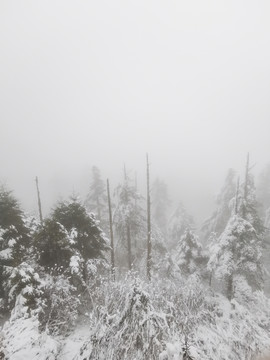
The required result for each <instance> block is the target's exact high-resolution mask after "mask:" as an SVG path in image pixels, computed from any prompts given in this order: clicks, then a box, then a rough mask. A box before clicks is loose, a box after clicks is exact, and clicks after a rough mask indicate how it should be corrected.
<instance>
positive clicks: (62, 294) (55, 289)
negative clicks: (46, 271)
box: [39, 275, 80, 335]
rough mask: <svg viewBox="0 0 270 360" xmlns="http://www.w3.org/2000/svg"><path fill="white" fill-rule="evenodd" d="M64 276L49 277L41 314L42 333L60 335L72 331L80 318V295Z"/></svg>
mask: <svg viewBox="0 0 270 360" xmlns="http://www.w3.org/2000/svg"><path fill="white" fill-rule="evenodd" d="M75 290H76V289H75V288H74V286H72V285H71V284H70V282H69V280H68V279H67V278H65V277H64V276H63V275H59V276H54V277H49V276H48V277H47V279H46V286H44V290H43V296H42V304H41V307H40V312H39V322H40V331H46V332H48V333H49V334H54V335H59V334H66V333H67V332H68V331H71V330H72V329H73V327H74V325H75V323H76V320H77V317H78V306H79V304H80V301H79V298H78V295H77V294H76V292H75Z"/></svg>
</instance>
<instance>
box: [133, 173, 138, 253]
mask: <svg viewBox="0 0 270 360" xmlns="http://www.w3.org/2000/svg"><path fill="white" fill-rule="evenodd" d="M137 191H138V189H137V173H135V204H134V205H135V214H137ZM135 229H136V231H135V233H134V247H135V249H137V227H136V228H135Z"/></svg>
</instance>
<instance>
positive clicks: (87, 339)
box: [0, 156, 270, 360]
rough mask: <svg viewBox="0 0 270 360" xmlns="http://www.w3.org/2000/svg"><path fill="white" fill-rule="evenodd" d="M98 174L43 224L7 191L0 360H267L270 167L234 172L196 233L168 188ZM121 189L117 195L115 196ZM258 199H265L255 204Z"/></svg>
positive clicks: (2, 195) (2, 210) (0, 207)
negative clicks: (143, 187) (81, 194)
mask: <svg viewBox="0 0 270 360" xmlns="http://www.w3.org/2000/svg"><path fill="white" fill-rule="evenodd" d="M146 168H147V171H146V175H147V176H146V179H145V182H146V185H147V186H146V188H147V197H146V198H145V197H143V196H142V195H141V194H140V192H139V191H138V189H137V185H136V184H137V178H132V177H130V176H129V174H128V172H127V170H126V168H125V169H124V173H123V178H122V181H121V183H120V184H119V185H118V186H117V187H116V189H111V188H110V182H109V180H107V182H106V183H105V181H104V179H103V178H102V175H101V172H100V170H99V168H98V167H96V166H94V167H93V168H92V176H91V180H90V183H89V192H88V195H87V196H86V197H85V199H82V198H79V197H78V195H75V194H73V195H71V196H70V198H69V199H67V200H63V201H59V202H57V203H56V204H55V205H54V207H53V209H52V211H51V213H50V215H49V216H47V217H45V218H44V217H43V214H42V197H41V191H40V187H39V182H38V178H36V193H37V208H38V211H39V216H38V217H34V216H29V215H28V216H27V215H26V214H25V213H24V212H23V211H22V209H21V207H20V205H19V203H18V201H17V199H16V197H15V196H14V194H13V193H12V192H11V191H10V190H8V189H7V188H6V187H4V186H2V188H1V191H0V229H1V237H0V244H1V250H0V260H1V273H0V276H1V288H0V294H1V316H2V332H1V358H2V359H14V360H17V359H18V360H21V359H29V358H31V359H44V360H45V359H66V360H68V359H74V360H75V359H77V360H79V359H81V360H85V359H104V360H105V359H106V360H107V359H111V360H114V359H119V360H120V359H142V360H143V359H164V360H166V359H167V360H168V359H193V360H196V359H224V360H225V359H260V358H261V356H263V355H265V354H267V353H268V352H270V337H269V331H270V299H269V297H268V296H269V294H270V282H269V271H270V263H269V254H270V235H269V223H268V220H269V211H270V201H269V196H268V194H269V190H270V172H269V171H268V170H269V167H267V168H265V171H264V172H263V173H262V174H261V176H260V178H259V180H258V183H259V185H258V187H257V188H256V187H255V182H254V176H253V174H252V169H251V166H250V162H249V156H248V157H247V162H246V166H245V177H244V179H243V181H239V178H238V179H237V174H236V172H235V171H234V170H232V169H230V170H229V171H228V174H227V176H226V178H225V181H224V185H223V187H222V188H221V190H220V193H219V195H218V196H217V199H216V208H215V210H214V212H213V214H212V215H211V216H210V217H209V218H208V219H206V220H205V221H204V222H203V224H201V226H200V227H199V228H196V227H195V223H194V219H193V217H192V216H191V215H190V214H189V213H188V212H187V210H186V209H185V207H184V205H183V204H182V203H181V202H179V203H178V205H177V206H176V207H175V208H174V209H172V204H171V202H170V200H169V190H168V187H167V185H166V183H165V182H164V181H162V180H160V179H156V180H155V181H153V182H151V178H150V176H151V171H150V166H149V162H148V157H147V163H146ZM112 190H113V191H112ZM258 199H260V200H261V202H260V203H259V201H258Z"/></svg>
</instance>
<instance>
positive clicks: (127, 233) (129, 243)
mask: <svg viewBox="0 0 270 360" xmlns="http://www.w3.org/2000/svg"><path fill="white" fill-rule="evenodd" d="M124 181H125V187H124V191H125V205H126V207H127V208H128V207H129V204H128V203H129V198H128V189H127V187H128V178H127V172H126V166H125V165H124ZM126 236H127V250H128V269H129V270H131V269H132V253H131V234H130V214H129V212H128V214H127V216H126Z"/></svg>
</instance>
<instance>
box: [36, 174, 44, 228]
mask: <svg viewBox="0 0 270 360" xmlns="http://www.w3.org/2000/svg"><path fill="white" fill-rule="evenodd" d="M36 187H37V197H38V211H39V218H40V223H41V225H43V217H42V210H41V200H40V193H39V187H38V177H37V176H36Z"/></svg>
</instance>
